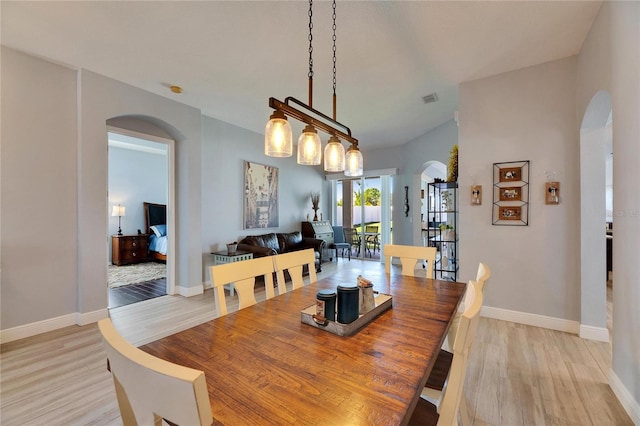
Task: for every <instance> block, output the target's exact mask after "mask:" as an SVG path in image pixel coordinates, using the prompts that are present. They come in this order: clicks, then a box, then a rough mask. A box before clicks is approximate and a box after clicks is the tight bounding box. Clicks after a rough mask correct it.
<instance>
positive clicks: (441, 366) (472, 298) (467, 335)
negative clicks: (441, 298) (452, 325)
mask: <svg viewBox="0 0 640 426" xmlns="http://www.w3.org/2000/svg"><path fill="white" fill-rule="evenodd" d="M482 303H483V296H482V292H481V291H480V290H479V289H478V288H477V284H476V282H475V281H469V285H468V286H467V291H466V294H465V299H464V304H465V307H464V312H463V313H462V316H461V317H460V321H459V323H458V327H457V328H458V330H457V332H456V338H455V341H454V343H453V355H452V354H450V353H449V352H446V351H444V350H440V354H439V355H438V358H437V359H436V362H435V365H434V367H433V369H432V370H431V374H430V375H429V378H428V379H427V384H426V386H425V388H424V389H423V390H422V394H421V401H419V404H418V405H419V408H416V411H414V414H413V416H412V419H411V421H410V422H409V424H425V423H427V422H424V421H423V420H422V419H424V418H433V417H435V418H437V422H436V423H435V424H437V425H438V426H444V425H446V426H449V425H457V424H458V412H460V415H461V417H462V424H463V425H464V426H469V425H470V424H471V423H470V418H469V413H468V409H467V405H466V402H465V401H466V400H465V398H464V393H463V390H462V387H463V385H464V379H465V375H466V371H467V362H468V361H469V354H470V352H471V346H472V344H473V342H474V341H475V338H476V334H477V332H478V324H479V322H480V309H481V308H482ZM427 401H428V402H427ZM433 411H437V414H436V415H435V416H434V413H433ZM425 412H426V413H428V415H425Z"/></svg>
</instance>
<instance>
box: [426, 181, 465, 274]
mask: <svg viewBox="0 0 640 426" xmlns="http://www.w3.org/2000/svg"><path fill="white" fill-rule="evenodd" d="M427 188H428V190H427V193H428V199H427V200H426V201H427V219H428V221H429V228H430V229H433V231H432V232H430V233H429V237H428V245H429V247H436V248H437V250H438V251H437V253H436V262H435V264H434V267H433V270H434V273H435V277H436V278H437V279H445V280H451V281H457V279H458V270H459V269H460V264H459V262H458V183H457V182H435V183H430V184H428V185H427Z"/></svg>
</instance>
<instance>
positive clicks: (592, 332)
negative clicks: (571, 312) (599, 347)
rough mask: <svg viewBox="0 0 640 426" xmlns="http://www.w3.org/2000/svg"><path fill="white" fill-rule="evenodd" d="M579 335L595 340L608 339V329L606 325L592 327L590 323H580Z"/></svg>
mask: <svg viewBox="0 0 640 426" xmlns="http://www.w3.org/2000/svg"><path fill="white" fill-rule="evenodd" d="M580 337H581V338H582V339H589V340H596V341H598V342H608V341H609V330H607V328H606V327H593V326H591V325H582V324H581V325H580Z"/></svg>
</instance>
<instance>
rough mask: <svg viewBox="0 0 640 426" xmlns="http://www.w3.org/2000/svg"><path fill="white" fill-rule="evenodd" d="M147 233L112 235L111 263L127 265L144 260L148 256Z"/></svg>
mask: <svg viewBox="0 0 640 426" xmlns="http://www.w3.org/2000/svg"><path fill="white" fill-rule="evenodd" d="M148 248H149V235H148V234H139V235H112V236H111V263H113V264H114V265H118V266H120V265H128V264H130V263H139V262H146V261H147V260H148V257H149V250H148Z"/></svg>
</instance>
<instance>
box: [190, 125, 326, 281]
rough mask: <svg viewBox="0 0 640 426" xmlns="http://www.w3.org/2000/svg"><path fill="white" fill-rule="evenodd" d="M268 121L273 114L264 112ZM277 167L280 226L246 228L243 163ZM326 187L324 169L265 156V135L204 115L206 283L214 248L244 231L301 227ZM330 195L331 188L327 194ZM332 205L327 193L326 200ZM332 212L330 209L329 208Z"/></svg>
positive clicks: (223, 245) (203, 223)
mask: <svg viewBox="0 0 640 426" xmlns="http://www.w3.org/2000/svg"><path fill="white" fill-rule="evenodd" d="M265 117H266V118H265V120H266V119H267V118H268V115H265ZM245 160H246V161H251V162H256V163H260V164H266V165H269V166H274V167H277V168H278V173H279V182H280V185H279V188H278V191H279V199H280V203H279V209H278V210H279V218H280V226H279V227H278V228H267V229H246V230H245V229H243V213H242V209H243V202H244V161H245ZM321 191H326V189H325V183H324V175H323V174H322V170H321V169H320V168H316V167H307V166H304V167H303V166H299V165H298V164H297V163H296V159H295V153H294V156H293V157H289V158H272V157H266V156H265V155H264V135H260V134H257V133H253V132H251V131H248V130H245V129H242V128H240V127H236V126H234V125H231V124H228V123H225V122H223V121H220V120H216V119H214V118H210V117H206V116H203V117H202V264H203V268H204V269H203V281H205V282H206V281H210V280H211V278H210V276H209V271H208V269H207V267H208V266H211V265H212V262H213V259H212V256H211V255H210V254H209V253H211V252H212V251H217V250H222V249H226V246H225V244H226V243H230V242H233V241H240V240H241V239H242V237H243V236H245V235H257V234H265V233H268V232H289V231H299V230H300V222H301V221H303V220H305V217H306V214H307V213H308V212H309V211H310V209H311V201H310V198H309V197H310V194H311V192H321ZM325 193H326V192H325ZM321 201H324V202H325V203H327V205H328V201H327V197H325V196H323V197H322V200H321ZM324 211H328V210H324Z"/></svg>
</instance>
